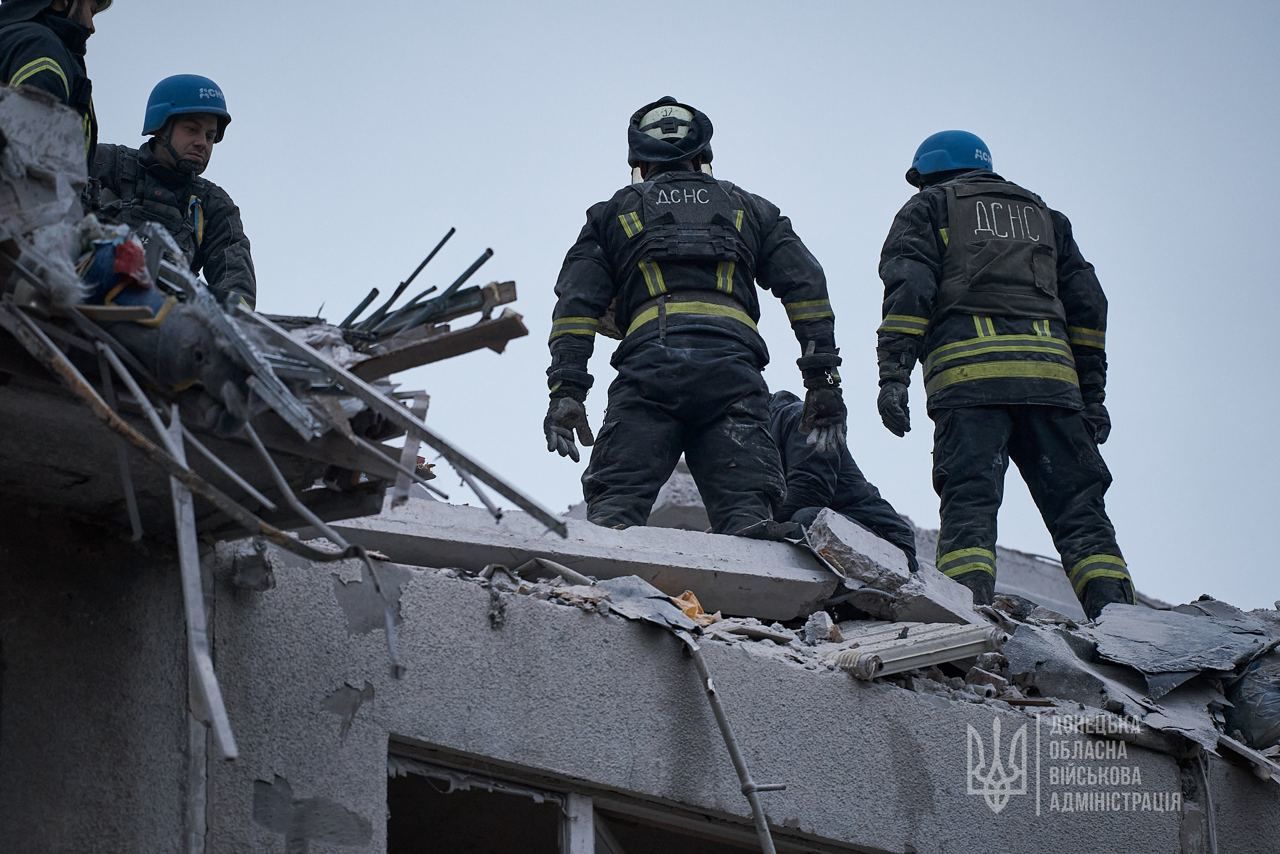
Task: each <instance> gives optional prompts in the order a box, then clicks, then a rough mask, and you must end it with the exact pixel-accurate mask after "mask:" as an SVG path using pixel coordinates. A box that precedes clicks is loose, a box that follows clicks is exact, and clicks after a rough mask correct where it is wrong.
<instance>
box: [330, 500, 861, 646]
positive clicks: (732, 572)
mask: <svg viewBox="0 0 1280 854" xmlns="http://www.w3.org/2000/svg"><path fill="white" fill-rule="evenodd" d="M333 527H334V529H335V530H336V531H338V532H339V533H340V534H341V535H342V536H343V537H345V538H347V539H348V540H349V541H351V542H353V543H358V544H360V545H363V546H365V547H366V548H369V549H373V550H376V551H379V552H382V553H384V554H387V555H389V556H390V557H392V558H393V559H394V560H396V561H398V562H400V563H403V564H409V565H414V566H430V567H457V568H461V569H465V570H468V571H470V572H478V571H480V570H482V569H484V568H485V567H486V566H489V565H491V564H498V565H502V566H506V567H509V568H515V567H519V566H521V565H523V564H525V563H526V562H527V561H529V560H530V559H533V558H544V559H547V560H550V561H554V562H555V563H558V564H561V565H563V566H565V567H568V568H570V569H571V570H573V571H575V572H579V573H581V574H583V575H587V576H591V577H593V578H596V579H598V580H605V579H608V578H616V577H619V576H628V575H636V576H639V577H640V578H643V579H645V580H646V581H647V582H649V583H650V584H652V585H654V586H655V587H657V588H658V589H659V590H661V591H662V592H664V593H666V594H667V595H669V596H679V595H680V594H681V593H683V592H684V591H686V590H692V591H693V592H694V594H695V595H696V596H697V598H698V600H699V601H700V602H701V603H702V605H703V607H704V608H705V609H706V610H707V611H711V612H715V611H720V612H721V613H724V614H741V615H745V616H753V617H759V618H761V619H766V620H791V619H799V618H804V617H807V616H808V615H809V614H811V613H813V612H814V611H816V610H818V609H819V607H820V606H821V605H822V604H823V603H825V602H826V601H827V600H828V599H829V598H830V597H831V594H832V593H833V592H834V591H835V589H836V585H837V582H838V581H839V579H838V578H837V577H836V576H834V575H833V574H831V573H830V572H829V571H828V570H826V569H825V568H824V567H823V566H822V565H821V564H820V563H819V562H818V561H816V560H815V559H814V558H813V556H812V555H810V554H808V553H807V552H805V551H804V550H802V549H798V548H795V547H793V546H791V545H788V544H785V543H774V542H767V541H760V540H749V539H746V538H742V537H728V536H723V535H719V534H704V533H701V532H695V531H680V530H673V529H667V528H644V527H637V528H628V529H626V530H622V531H616V530H613V529H609V528H602V527H599V526H597V525H593V524H591V523H589V522H582V521H577V520H572V519H570V520H568V522H567V534H568V536H567V537H566V538H564V539H558V538H555V537H551V536H548V535H547V533H546V531H545V529H543V528H542V527H541V526H540V525H538V523H537V522H536V521H534V520H533V519H532V518H530V517H529V516H528V515H527V514H524V513H521V512H518V511H510V512H507V513H505V514H504V515H503V518H502V520H501V521H500V522H495V521H494V520H493V518H492V517H491V516H490V515H489V514H488V513H486V512H485V511H484V510H482V509H480V508H474V507H463V506H456V505H450V504H444V503H442V502H431V501H411V502H409V503H407V504H405V505H404V506H402V507H399V508H396V509H386V510H384V511H383V513H381V514H380V515H378V516H372V517H367V518H363V519H354V520H346V521H343V522H339V523H336V524H335V525H334V526H333Z"/></svg>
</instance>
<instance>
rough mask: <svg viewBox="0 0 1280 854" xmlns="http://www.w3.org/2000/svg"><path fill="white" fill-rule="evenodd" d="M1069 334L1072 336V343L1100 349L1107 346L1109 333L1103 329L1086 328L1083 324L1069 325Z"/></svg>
mask: <svg viewBox="0 0 1280 854" xmlns="http://www.w3.org/2000/svg"><path fill="white" fill-rule="evenodd" d="M1067 334H1068V335H1070V336H1071V343H1072V344H1076V345H1079V346H1081V347H1096V348H1098V349H1099V350H1105V349H1106V348H1107V333H1106V331H1105V330H1103V329H1086V328H1085V327H1083V326H1068V327H1067Z"/></svg>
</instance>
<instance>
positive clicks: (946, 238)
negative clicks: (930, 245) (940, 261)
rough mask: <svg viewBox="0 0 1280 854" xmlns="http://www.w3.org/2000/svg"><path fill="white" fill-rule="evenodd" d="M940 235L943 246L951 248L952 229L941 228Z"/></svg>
mask: <svg viewBox="0 0 1280 854" xmlns="http://www.w3.org/2000/svg"><path fill="white" fill-rule="evenodd" d="M938 234H940V235H942V245H943V246H950V245H951V229H949V228H940V229H938Z"/></svg>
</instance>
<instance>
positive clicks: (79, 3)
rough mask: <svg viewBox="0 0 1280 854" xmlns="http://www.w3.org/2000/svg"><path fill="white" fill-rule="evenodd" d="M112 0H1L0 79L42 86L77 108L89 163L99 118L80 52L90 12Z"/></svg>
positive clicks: (86, 38)
mask: <svg viewBox="0 0 1280 854" xmlns="http://www.w3.org/2000/svg"><path fill="white" fill-rule="evenodd" d="M110 5H111V0H0V80H3V81H4V83H5V85H8V86H32V87H34V88H36V89H43V90H44V91H45V92H48V93H49V94H50V95H52V96H53V97H55V98H57V99H58V100H59V101H61V102H62V103H64V104H66V105H67V106H68V107H70V108H71V109H73V110H75V111H76V112H77V113H79V114H80V118H81V119H82V120H83V123H84V148H85V156H86V162H88V163H90V164H91V163H93V155H94V149H95V147H96V146H97V144H98V119H97V117H96V116H95V115H94V114H93V84H92V83H91V82H90V81H89V72H88V71H87V70H86V69H85V64H84V55H85V47H86V45H87V43H88V41H89V36H91V35H93V32H94V27H93V16H94V15H96V14H98V13H99V12H101V11H102V10H103V9H106V8H107V7H108V6H110Z"/></svg>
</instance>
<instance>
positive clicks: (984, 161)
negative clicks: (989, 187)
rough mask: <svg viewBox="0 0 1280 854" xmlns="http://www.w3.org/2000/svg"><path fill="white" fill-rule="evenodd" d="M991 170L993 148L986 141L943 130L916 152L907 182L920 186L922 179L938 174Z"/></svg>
mask: <svg viewBox="0 0 1280 854" xmlns="http://www.w3.org/2000/svg"><path fill="white" fill-rule="evenodd" d="M990 168H991V149H989V148H987V144H986V143H985V142H983V141H982V140H981V139H979V138H978V137H977V136H975V135H974V134H971V133H969V132H968V131H966V130H941V131H938V132H937V133H935V134H933V135H932V136H930V137H929V138H928V139H926V140H925V141H924V142H922V143H920V147H919V148H917V149H916V156H915V157H914V158H912V160H911V168H910V169H908V170H907V183H908V184H910V185H911V186H913V187H919V186H920V185H921V179H922V178H924V177H925V176H926V175H933V174H935V173H937V172H951V171H954V170H956V169H990Z"/></svg>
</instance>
